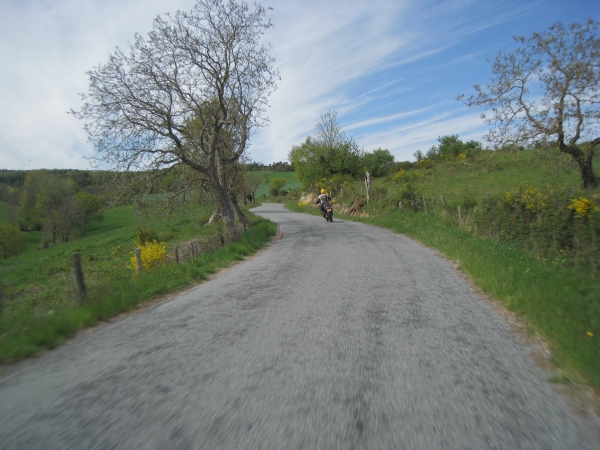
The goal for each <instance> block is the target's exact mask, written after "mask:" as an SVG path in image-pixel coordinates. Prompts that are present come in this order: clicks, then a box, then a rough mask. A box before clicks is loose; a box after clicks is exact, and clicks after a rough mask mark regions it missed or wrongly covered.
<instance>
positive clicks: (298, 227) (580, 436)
mask: <svg viewBox="0 0 600 450" xmlns="http://www.w3.org/2000/svg"><path fill="white" fill-rule="evenodd" d="M254 212H256V213H258V214H260V215H261V216H264V217H267V218H269V219H271V220H273V221H275V222H276V223H277V224H279V226H280V229H281V231H282V232H283V238H282V239H281V240H280V241H279V242H277V243H275V244H274V245H271V246H270V247H269V248H267V249H266V250H265V251H264V252H262V253H261V254H260V255H259V256H258V257H256V258H253V259H250V260H248V261H245V262H244V263H242V264H239V265H237V266H236V267H234V268H233V269H231V270H228V271H224V272H222V273H221V274H219V275H218V276H217V277H216V278H215V279H213V280H212V281H210V282H207V283H204V284H202V285H200V286H198V287H196V288H194V289H192V290H190V291H188V292H186V293H184V294H182V295H180V296H178V297H177V298H175V299H173V300H171V301H168V302H165V303H162V304H159V305H157V306H155V307H152V308H149V309H147V310H146V311H144V312H142V313H140V314H135V315H130V316H127V317H126V318H124V319H122V320H119V321H115V322H112V323H110V324H108V325H104V326H101V327H98V328H97V329H92V330H90V331H89V332H87V333H85V334H84V335H83V336H82V337H78V338H76V339H73V340H71V341H70V342H68V343H67V344H66V345H63V346H61V347H60V348H58V349H57V350H55V351H52V352H49V353H46V354H45V355H43V356H41V357H39V358H36V359H33V360H30V361H25V362H23V363H20V364H19V365H17V367H15V368H13V369H11V370H10V371H9V372H8V373H6V374H5V375H3V376H2V377H0V448H1V449H44V450H48V449H113V448H114V449H138V448H143V449H227V450H231V449H544V450H549V449H561V450H562V449H577V450H584V449H593V448H596V443H595V441H594V438H593V437H592V436H591V434H590V433H589V432H588V431H586V429H585V428H584V427H583V425H581V424H580V423H579V421H578V419H577V418H576V416H575V415H574V414H573V413H572V412H571V411H570V410H569V408H568V407H567V405H566V403H565V400H564V399H563V398H562V397H560V396H559V395H557V394H556V393H555V392H554V391H553V389H552V387H551V386H550V385H549V384H548V383H547V382H546V381H545V380H544V376H545V375H544V374H543V373H542V372H541V370H540V369H538V368H536V367H535V365H534V364H533V363H532V361H531V359H530V357H529V356H528V350H527V349H526V348H524V347H523V346H522V345H521V344H520V343H519V341H518V338H517V337H516V336H515V335H513V334H511V333H510V332H509V327H508V325H507V324H506V323H505V322H504V320H503V319H502V318H500V317H498V315H497V314H496V313H495V312H494V310H493V309H492V308H491V307H490V306H489V305H488V304H487V303H486V302H485V301H483V300H481V299H479V298H478V297H477V296H476V295H474V294H473V293H472V291H471V290H470V288H469V286H468V285H467V284H466V283H465V281H464V280H462V279H461V278H460V277H459V276H458V275H457V274H456V273H455V272H454V271H453V270H452V268H451V267H450V265H449V264H448V263H447V262H446V261H443V260H442V259H440V258H438V257H437V256H436V255H435V254H434V253H433V252H432V251H430V250H428V249H425V248H423V247H422V246H420V245H419V244H417V243H415V242H413V241H411V240H409V239H407V238H405V237H403V236H400V235H396V234H393V233H391V232H389V231H386V230H383V229H379V228H375V227H370V226H367V225H363V224H359V223H353V222H346V221H340V220H336V221H334V223H326V222H325V220H323V219H321V218H319V217H316V216H309V215H304V214H298V213H292V212H288V211H286V210H284V209H283V207H282V206H281V205H275V204H265V205H263V206H261V207H259V208H256V209H255V210H254ZM334 220H335V217H334Z"/></svg>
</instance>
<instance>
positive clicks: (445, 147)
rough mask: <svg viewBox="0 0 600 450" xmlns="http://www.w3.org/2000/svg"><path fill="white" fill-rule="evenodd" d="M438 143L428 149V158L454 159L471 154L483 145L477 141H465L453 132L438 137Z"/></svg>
mask: <svg viewBox="0 0 600 450" xmlns="http://www.w3.org/2000/svg"><path fill="white" fill-rule="evenodd" d="M437 141H438V145H434V146H432V147H431V148H430V149H429V150H428V151H427V155H426V156H427V159H432V160H435V159H446V160H447V159H453V158H457V157H459V155H461V154H462V155H464V156H465V157H466V156H471V155H472V154H473V152H474V151H475V150H477V149H479V148H480V147H481V144H479V142H477V141H467V142H463V141H462V140H460V139H459V138H458V134H451V135H446V136H441V137H438V138H437Z"/></svg>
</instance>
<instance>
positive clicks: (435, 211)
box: [431, 194, 437, 214]
mask: <svg viewBox="0 0 600 450" xmlns="http://www.w3.org/2000/svg"><path fill="white" fill-rule="evenodd" d="M431 203H433V214H437V210H436V209H435V196H434V195H433V194H431Z"/></svg>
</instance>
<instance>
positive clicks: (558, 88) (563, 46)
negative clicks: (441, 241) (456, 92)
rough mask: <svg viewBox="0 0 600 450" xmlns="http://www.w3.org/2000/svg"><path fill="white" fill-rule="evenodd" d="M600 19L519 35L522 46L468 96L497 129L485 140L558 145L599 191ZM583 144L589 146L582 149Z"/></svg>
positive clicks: (586, 184) (587, 184)
mask: <svg viewBox="0 0 600 450" xmlns="http://www.w3.org/2000/svg"><path fill="white" fill-rule="evenodd" d="M598 24H599V22H598V21H595V20H591V19H590V20H589V21H587V22H586V23H585V24H577V23H575V24H571V25H568V26H566V27H565V26H563V24H562V23H560V22H559V23H556V24H554V25H552V26H551V27H550V28H549V29H548V30H546V31H542V32H537V33H533V35H532V36H531V37H530V38H525V37H523V36H519V37H515V38H514V39H515V41H516V42H517V48H516V49H515V50H513V51H509V52H500V53H499V54H498V56H496V58H495V59H494V60H493V61H492V74H493V76H492V78H491V80H490V82H489V84H488V85H487V86H485V87H482V86H479V85H475V86H474V88H475V94H474V95H471V96H470V97H467V98H464V96H462V95H461V96H459V97H458V98H459V99H464V100H465V102H466V104H467V106H469V107H483V108H485V109H486V110H488V111H490V112H491V114H490V115H489V116H488V115H486V114H482V117H483V118H484V119H485V120H486V122H488V123H490V124H491V125H492V129H491V130H490V132H489V133H488V135H487V136H485V138H486V140H487V141H488V142H490V143H492V144H494V145H498V146H506V145H509V146H510V145H523V144H525V145H532V144H536V143H546V142H548V141H554V142H555V143H556V146H557V148H558V150H559V151H560V152H561V153H566V154H569V155H571V156H572V157H573V158H574V159H575V161H576V162H577V164H578V166H579V168H580V171H581V184H582V187H583V188H594V187H597V185H598V183H597V180H596V177H595V175H594V171H593V168H592V160H593V157H594V149H595V146H596V145H598V144H599V143H600V127H599V125H600V108H599V104H600V64H599V63H598V61H600V38H598V35H597V30H598ZM578 143H587V151H585V152H584V151H582V150H581V149H580V148H579V146H578Z"/></svg>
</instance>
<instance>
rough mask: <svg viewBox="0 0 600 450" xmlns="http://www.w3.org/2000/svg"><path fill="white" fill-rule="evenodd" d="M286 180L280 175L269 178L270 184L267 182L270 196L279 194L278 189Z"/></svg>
mask: <svg viewBox="0 0 600 450" xmlns="http://www.w3.org/2000/svg"><path fill="white" fill-rule="evenodd" d="M285 183H286V180H285V178H283V177H281V178H273V179H272V180H271V184H269V194H271V195H272V196H274V197H275V196H277V195H279V190H280V189H281V188H282V187H283V186H285Z"/></svg>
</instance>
